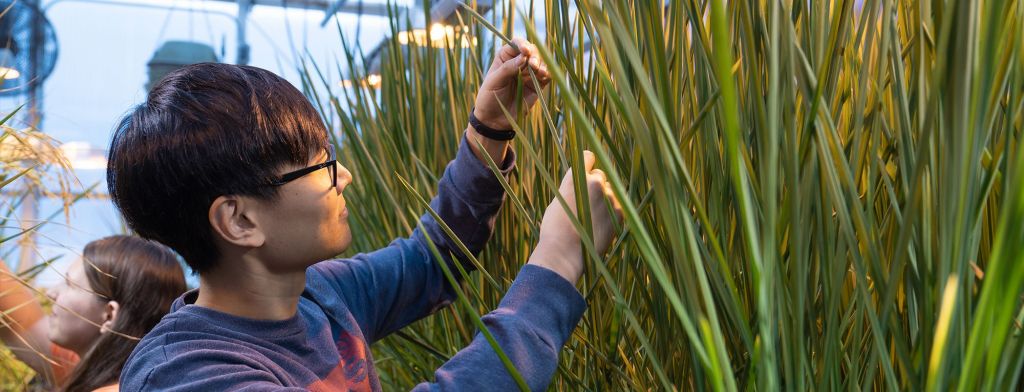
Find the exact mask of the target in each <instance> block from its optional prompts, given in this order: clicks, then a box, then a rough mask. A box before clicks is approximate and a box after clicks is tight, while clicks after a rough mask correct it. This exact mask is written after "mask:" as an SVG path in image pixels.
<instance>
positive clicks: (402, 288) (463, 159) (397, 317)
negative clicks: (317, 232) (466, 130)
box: [310, 135, 515, 343]
mask: <svg viewBox="0 0 1024 392" xmlns="http://www.w3.org/2000/svg"><path fill="white" fill-rule="evenodd" d="M514 166H515V153H514V152H513V151H512V150H511V147H510V148H509V152H508V154H506V159H505V160H504V161H503V162H501V163H500V164H499V166H498V167H499V169H500V170H501V174H502V175H504V176H507V175H508V173H509V172H511V171H512V169H513V167H514ZM504 197H505V191H504V189H503V188H502V187H501V183H500V182H499V181H498V179H497V178H496V177H495V175H494V173H493V172H491V170H490V169H489V168H488V167H487V166H486V165H485V164H484V163H483V162H481V161H480V160H479V159H478V158H477V157H476V156H475V155H474V154H473V151H472V149H470V147H469V142H468V141H467V139H466V136H465V135H463V137H462V141H461V143H460V146H459V150H458V153H457V154H456V156H455V159H454V160H452V161H451V162H450V163H449V164H448V166H447V167H446V169H445V171H444V174H443V175H442V177H441V179H440V181H439V183H438V189H437V196H435V197H434V198H433V199H432V200H431V202H430V206H431V208H432V209H433V210H434V211H436V212H437V214H438V215H439V216H440V217H441V219H442V220H443V221H444V222H445V223H446V224H447V225H448V227H450V228H451V229H452V231H453V232H454V233H455V235H456V236H457V237H458V238H459V239H460V240H461V241H462V243H463V244H464V245H465V246H466V248H467V249H468V250H469V251H470V252H471V253H472V254H473V255H474V256H476V255H478V254H479V253H480V251H481V250H483V248H484V245H485V244H486V243H487V240H488V239H490V237H491V234H492V232H493V231H494V222H495V217H496V216H497V214H498V211H499V209H500V208H501V204H502V202H503V201H504ZM420 222H421V223H422V226H423V228H424V229H425V231H426V234H427V235H428V236H429V238H430V239H431V240H432V241H433V242H434V244H435V245H436V246H437V249H438V250H439V251H440V253H441V255H442V256H443V257H444V260H443V261H444V262H445V263H447V264H448V266H449V267H451V269H452V271H453V272H454V271H455V269H454V267H453V266H454V264H453V263H454V262H456V261H457V262H459V263H461V265H462V266H463V267H464V268H465V269H466V270H473V269H474V268H473V265H472V263H470V262H469V259H468V258H466V257H465V256H464V255H463V254H462V253H461V251H459V248H458V247H457V246H456V245H455V242H453V241H452V240H451V239H449V238H448V235H447V234H445V232H444V230H442V229H441V226H440V225H439V224H438V222H437V221H436V220H434V218H433V217H432V216H431V215H430V214H429V213H425V214H423V215H422V216H421V217H420ZM356 235H358V233H357V234H356ZM428 236H425V235H424V233H423V232H422V231H421V230H420V229H419V228H417V229H416V230H414V231H413V233H412V235H411V236H409V237H408V238H399V239H397V240H395V241H394V242H392V243H391V244H390V245H388V246H387V247H385V248H383V249H379V250H377V251H374V252H370V253H364V254H359V255H357V256H355V257H353V258H351V259H346V260H328V261H324V262H321V263H318V264H316V265H314V266H313V267H312V268H311V271H313V275H314V276H311V277H310V279H313V280H317V279H321V278H320V277H322V280H323V281H324V282H325V283H326V286H327V287H329V291H330V292H331V293H334V297H337V300H340V301H343V302H344V305H345V307H347V308H348V309H349V311H350V312H351V313H352V315H353V317H354V318H355V320H356V322H357V323H358V324H359V326H360V328H361V329H362V331H363V333H364V335H365V336H366V339H367V340H368V341H369V342H370V343H372V342H374V341H376V340H379V339H381V338H383V337H385V336H387V335H388V334H390V333H391V332H394V331H396V330H398V329H400V328H402V327H404V326H406V325H408V324H410V323H412V322H414V321H416V320H419V319H421V318H423V317H425V316H427V315H429V314H431V313H433V312H435V311H436V310H437V309H440V308H441V307H444V306H445V305H448V304H449V303H451V301H452V299H454V291H452V287H451V286H450V285H449V284H448V281H447V279H445V277H444V273H443V271H442V270H441V268H440V266H439V265H438V264H437V260H435V258H434V257H433V254H432V253H431V252H430V249H429V247H428V245H427V237H428ZM450 255H454V256H455V257H454V259H453V258H452V257H450ZM456 276H458V273H457V272H456ZM320 299H321V301H322V302H324V305H325V306H331V305H330V303H331V302H332V301H333V300H334V298H329V296H328V298H324V297H323V296H322V297H321V298H320Z"/></svg>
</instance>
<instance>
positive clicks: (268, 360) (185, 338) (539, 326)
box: [120, 137, 586, 391]
mask: <svg viewBox="0 0 1024 392" xmlns="http://www.w3.org/2000/svg"><path fill="white" fill-rule="evenodd" d="M514 165H515V154H514V153H512V152H511V151H510V153H509V154H508V158H507V159H506V160H505V162H502V165H501V167H502V168H503V170H502V171H503V174H506V175H507V173H508V172H509V171H511V169H512V167H513V166H514ZM503 199H504V190H503V189H502V188H501V185H500V184H499V183H498V181H497V179H496V178H495V177H494V174H493V173H491V171H490V170H489V169H487V167H486V166H484V165H483V164H482V163H481V162H480V161H479V160H478V159H477V158H476V156H474V155H473V152H472V151H471V150H470V148H469V145H468V142H467V141H466V138H465V137H463V140H462V144H461V146H460V147H459V151H458V153H457V154H456V157H455V159H454V160H453V161H452V162H451V163H449V164H448V167H447V168H446V169H445V172H444V175H443V176H442V178H441V180H440V183H439V185H438V194H437V196H436V197H435V198H434V199H433V200H432V201H431V207H433V208H434V210H435V211H437V212H438V214H439V215H440V216H441V218H442V219H443V220H444V221H445V223H447V224H448V225H449V227H451V229H452V230H453V231H454V232H455V233H456V235H457V236H458V237H459V238H460V239H461V240H462V241H463V243H464V244H465V245H466V246H467V247H468V248H469V250H470V251H471V252H473V253H475V254H478V253H479V252H480V250H481V249H483V247H484V244H485V243H486V242H487V240H488V239H489V238H490V236H491V233H492V231H493V229H494V220H495V216H496V215H497V213H498V209H499V208H500V206H501V203H502V201H503ZM420 220H421V222H422V224H423V227H424V228H425V230H426V231H427V233H428V234H429V237H430V238H431V239H432V240H433V241H434V243H435V245H437V246H438V249H439V250H440V251H441V254H443V255H448V254H454V255H459V254H460V252H459V250H458V249H457V248H456V247H455V245H454V244H452V243H451V242H450V241H449V240H448V237H447V235H445V234H444V232H443V231H442V230H441V229H440V227H439V226H438V224H437V222H436V221H434V219H433V218H432V217H431V216H430V215H429V214H425V215H423V216H422V217H421V218H420ZM445 262H447V263H449V265H450V266H451V265H452V264H451V263H454V262H459V263H462V265H463V266H464V267H465V268H472V264H471V263H468V262H467V260H464V259H462V258H459V257H457V258H456V259H455V260H448V259H446V260H445ZM453 272H454V270H453ZM456 275H458V274H457V273H456ZM197 296H198V291H196V290H193V291H190V292H188V293H185V294H184V295H183V296H182V297H180V298H178V299H177V300H176V301H175V302H174V305H173V306H172V307H171V312H170V313H169V314H168V315H167V316H165V317H164V318H163V319H162V320H161V321H160V323H159V324H157V326H156V327H155V328H154V329H153V330H152V331H151V332H150V333H149V334H147V335H146V336H145V337H144V338H143V339H142V341H141V342H140V343H139V344H138V346H137V347H136V348H135V351H133V352H132V354H131V356H130V357H129V358H128V362H127V364H126V365H125V367H124V370H123V372H122V373H121V380H120V382H121V390H122V391H142V390H146V391H158V390H159V391H226V390H243V389H244V390H249V391H264V390H275V391H276V390H282V389H284V390H294V391H301V390H313V391H350V390H354V391H379V390H380V389H381V387H380V381H379V380H378V376H377V371H376V369H375V368H374V365H373V357H372V355H371V352H370V348H369V345H370V344H373V342H376V341H378V340H380V339H382V338H384V337H386V336H387V335H388V334H390V333H392V332H394V331H397V330H399V329H401V328H402V327H404V326H406V325H409V324H410V323H412V322H414V321H416V320H419V319H421V318H423V317H425V316H427V315H430V314H432V313H434V312H436V311H437V310H438V309H440V308H442V307H444V306H446V305H448V304H449V303H451V301H452V300H453V299H455V292H454V291H453V290H452V287H451V286H450V285H449V284H448V283H447V280H446V279H445V277H444V274H443V272H442V270H441V268H440V266H439V265H438V264H437V260H435V258H434V257H433V256H432V253H431V252H430V250H429V248H428V247H427V244H426V237H424V235H423V233H422V232H420V230H419V229H416V230H415V231H413V233H412V235H411V236H410V237H409V238H400V239H397V240H395V241H394V242H392V243H391V244H390V245H388V246H387V247H385V248H383V249H380V250H377V251H374V252H371V253H365V254H359V255H357V256H355V257H353V258H351V259H341V260H327V261H322V262H320V263H317V264H314V265H313V266H311V267H309V269H307V270H306V289H305V291H304V292H303V294H302V296H301V297H300V298H299V304H298V312H297V313H296V315H295V316H294V317H292V318H289V319H287V320H256V319H249V318H244V317H238V316H233V315H230V314H226V313H222V312H218V311H215V310H212V309H209V308H204V307H200V306H196V305H194V303H195V300H196V297H197ZM585 308H586V303H585V302H584V301H583V297H582V296H580V294H579V292H577V291H576V288H575V287H574V286H573V285H572V284H570V283H569V282H568V281H567V280H565V279H564V278H562V277H561V276H559V275H558V274H556V273H554V272H552V271H550V270H548V269H545V268H542V267H537V266H533V265H526V266H524V267H523V268H522V269H521V270H520V272H519V275H518V276H517V277H516V279H515V281H514V282H513V283H512V286H511V287H510V288H509V290H508V292H507V293H506V294H505V297H504V298H503V299H502V301H501V303H500V304H499V305H498V308H497V309H495V310H494V311H493V312H491V313H488V314H486V315H484V316H483V317H482V320H483V322H484V325H486V327H487V329H488V330H489V331H490V332H491V334H493V335H494V337H495V339H496V340H497V341H498V343H499V345H500V346H501V348H502V350H503V351H504V352H505V354H506V355H508V357H509V358H510V359H511V361H512V363H513V364H515V366H516V369H517V370H518V371H519V373H520V374H521V375H522V376H523V378H524V379H525V380H526V382H527V383H528V384H529V386H530V388H531V389H532V390H544V389H546V388H547V385H548V384H549V383H550V382H551V378H552V377H553V375H554V373H555V370H556V368H557V366H558V353H559V351H561V349H562V346H563V345H564V344H565V342H566V341H567V340H568V338H569V336H570V334H571V333H572V330H573V329H575V327H576V324H577V323H578V322H579V320H580V318H581V317H582V314H583V311H584V309H585ZM424 381H425V382H424V383H422V384H419V385H417V386H416V390H422V391H427V390H467V391H482V390H492V391H504V390H517V389H518V387H517V386H516V384H515V382H514V381H513V379H512V377H511V375H510V374H509V373H508V371H507V370H506V368H505V366H504V365H503V364H502V363H501V361H500V360H499V359H498V356H497V354H496V353H495V352H494V350H493V349H492V348H491V346H490V344H488V342H487V340H486V339H485V338H484V337H483V335H482V334H480V333H479V332H478V333H477V335H476V336H475V337H474V339H473V341H472V342H471V343H470V344H469V346H467V347H466V348H464V349H463V350H461V351H459V352H458V353H457V354H456V355H455V356H453V357H452V358H451V360H449V361H448V362H447V363H445V364H444V365H443V366H441V368H439V369H437V371H436V372H435V373H434V379H433V380H424Z"/></svg>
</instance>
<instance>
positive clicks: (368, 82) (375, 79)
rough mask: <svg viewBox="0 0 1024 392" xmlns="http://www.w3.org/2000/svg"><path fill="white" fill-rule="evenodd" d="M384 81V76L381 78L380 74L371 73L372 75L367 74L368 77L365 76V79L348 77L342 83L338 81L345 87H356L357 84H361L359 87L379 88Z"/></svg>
mask: <svg viewBox="0 0 1024 392" xmlns="http://www.w3.org/2000/svg"><path fill="white" fill-rule="evenodd" d="M382 81H383V78H381V76H380V74H370V75H367V76H366V78H364V79H360V80H349V79H346V80H342V81H341V83H338V84H340V85H341V86H342V87H345V88H352V87H355V86H359V87H365V88H374V89H377V88H380V84H381V82H382Z"/></svg>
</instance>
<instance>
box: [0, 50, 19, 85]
mask: <svg viewBox="0 0 1024 392" xmlns="http://www.w3.org/2000/svg"><path fill="white" fill-rule="evenodd" d="M13 63H14V52H12V51H11V49H10V48H2V49H0V78H3V79H8V80H10V79H17V78H19V77H21V72H19V71H18V70H17V69H15V68H13V67H12V66H11V64H13Z"/></svg>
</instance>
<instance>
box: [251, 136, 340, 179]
mask: <svg viewBox="0 0 1024 392" xmlns="http://www.w3.org/2000/svg"><path fill="white" fill-rule="evenodd" d="M325 149H326V150H327V162H324V163H318V164H316V165H313V166H310V167H305V168H302V169H299V170H295V171H290V172H288V173H285V174H282V175H281V176H280V177H278V178H277V179H276V180H273V181H271V182H269V183H267V184H265V185H266V186H282V185H284V184H287V183H289V182H292V181H295V180H297V179H299V178H301V177H303V176H305V175H307V174H309V173H312V172H315V171H317V170H320V169H323V168H325V167H326V168H327V171H328V172H330V173H331V188H337V187H338V159H337V156H336V155H335V151H334V145H333V144H332V145H330V146H328V147H327V148H325Z"/></svg>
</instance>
